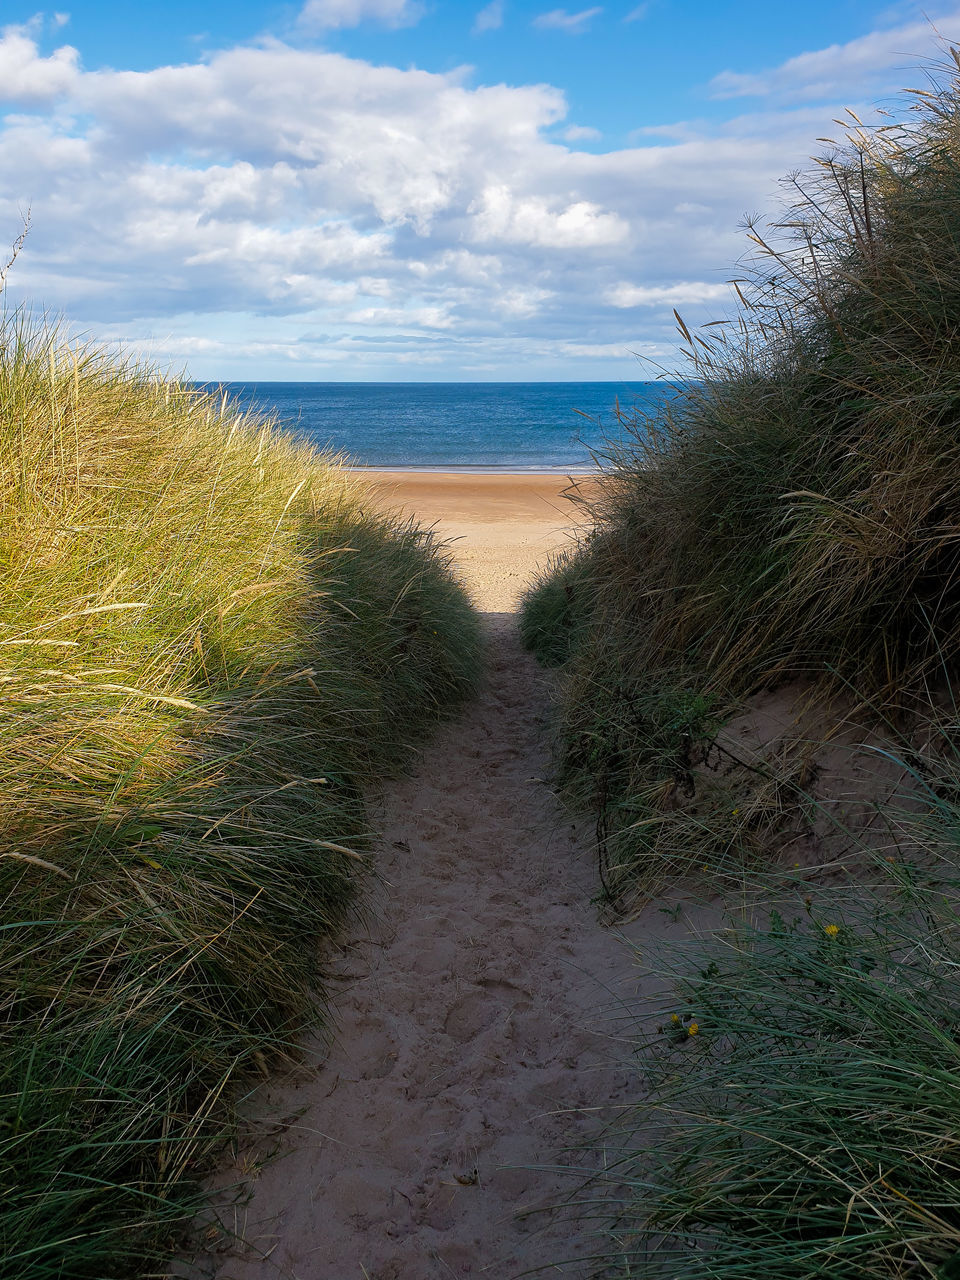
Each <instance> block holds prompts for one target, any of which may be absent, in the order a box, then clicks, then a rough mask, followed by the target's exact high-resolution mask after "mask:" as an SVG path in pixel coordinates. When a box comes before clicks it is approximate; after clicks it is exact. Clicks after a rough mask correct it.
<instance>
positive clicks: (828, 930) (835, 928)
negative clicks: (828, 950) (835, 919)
mask: <svg viewBox="0 0 960 1280" xmlns="http://www.w3.org/2000/svg"><path fill="white" fill-rule="evenodd" d="M823 932H824V933H825V934H826V935H827V937H828V938H835V937H836V936H837V934H838V933H839V932H840V926H839V925H838V924H825V925H824V926H823Z"/></svg>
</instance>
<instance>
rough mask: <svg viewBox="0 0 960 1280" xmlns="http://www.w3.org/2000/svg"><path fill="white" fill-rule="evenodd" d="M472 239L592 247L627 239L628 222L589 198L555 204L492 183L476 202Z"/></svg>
mask: <svg viewBox="0 0 960 1280" xmlns="http://www.w3.org/2000/svg"><path fill="white" fill-rule="evenodd" d="M468 212H470V213H472V214H474V215H475V216H474V219H473V228H472V235H471V238H472V239H475V240H477V241H479V242H481V243H482V242H484V241H486V242H495V241H500V242H502V243H506V244H516V245H531V246H537V247H540V248H549V249H589V248H598V247H607V246H610V245H618V244H620V243H622V242H623V241H624V240H625V239H626V238H627V236H628V235H629V232H630V227H629V224H628V223H627V222H626V220H625V219H623V218H621V217H620V216H619V215H618V214H616V213H610V212H608V211H605V210H603V209H601V208H600V207H599V206H598V205H596V204H593V203H592V202H591V201H589V200H578V201H576V202H575V203H573V204H569V205H567V206H566V207H565V208H551V207H550V206H549V204H548V202H547V201H546V200H543V199H541V198H539V197H537V196H527V197H521V198H517V196H516V194H515V193H514V192H513V191H512V190H511V189H510V188H509V187H508V186H506V185H497V186H489V187H487V188H486V189H485V190H484V191H483V192H482V194H481V196H480V198H479V200H477V201H476V202H475V204H473V205H471V207H470V209H469V211H468Z"/></svg>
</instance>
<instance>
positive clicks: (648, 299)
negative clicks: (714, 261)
mask: <svg viewBox="0 0 960 1280" xmlns="http://www.w3.org/2000/svg"><path fill="white" fill-rule="evenodd" d="M729 296H730V289H729V286H728V285H725V284H706V283H704V282H703V281H700V280H696V281H683V282H681V283H679V284H669V285H653V286H650V285H642V284H629V283H627V282H626V281H621V283H619V284H616V285H614V286H613V288H612V289H608V290H607V293H606V295H605V297H606V301H607V302H609V303H610V305H611V306H612V307H619V308H621V309H626V308H627V307H684V306H690V305H696V304H699V303H703V302H719V301H721V300H726V299H728V298H729Z"/></svg>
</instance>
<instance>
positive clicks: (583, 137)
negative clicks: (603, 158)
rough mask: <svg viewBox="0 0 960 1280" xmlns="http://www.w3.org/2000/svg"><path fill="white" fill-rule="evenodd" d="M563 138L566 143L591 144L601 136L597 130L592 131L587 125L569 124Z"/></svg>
mask: <svg viewBox="0 0 960 1280" xmlns="http://www.w3.org/2000/svg"><path fill="white" fill-rule="evenodd" d="M563 136H564V137H565V138H566V140H567V142H593V141H595V140H596V139H597V138H602V137H603V134H602V133H601V132H600V130H599V129H593V128H591V126H590V125H588V124H570V125H567V127H566V129H564V131H563Z"/></svg>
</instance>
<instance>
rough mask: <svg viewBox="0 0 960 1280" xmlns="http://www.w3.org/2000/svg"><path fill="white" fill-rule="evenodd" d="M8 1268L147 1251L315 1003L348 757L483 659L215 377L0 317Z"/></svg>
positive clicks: (360, 846)
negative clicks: (182, 380) (240, 1103)
mask: <svg viewBox="0 0 960 1280" xmlns="http://www.w3.org/2000/svg"><path fill="white" fill-rule="evenodd" d="M0 513H2V521H0V576H2V582H3V591H2V595H0V698H2V701H0V903H2V914H0V1035H2V1041H3V1052H2V1055H0V1186H2V1195H0V1274H2V1275H5V1276H6V1275H9V1276H11V1277H13V1276H16V1277H18V1280H28V1278H29V1280H41V1278H45V1277H58V1278H64V1280H65V1278H66V1277H103V1276H111V1275H117V1276H130V1275H134V1274H136V1275H141V1274H146V1273H147V1272H148V1271H149V1269H150V1265H151V1259H152V1260H153V1261H154V1262H155V1263H156V1264H157V1265H159V1259H161V1258H162V1257H163V1254H164V1251H165V1250H166V1249H167V1248H168V1247H169V1245H170V1243H171V1241H172V1240H173V1238H174V1237H175V1234H176V1232H177V1231H178V1230H180V1229H182V1226H183V1224H184V1222H185V1221H187V1220H188V1219H189V1217H190V1214H191V1211H192V1210H193V1208H194V1207H195V1205H196V1203H197V1195H198V1192H197V1186H196V1175H197V1172H198V1171H199V1170H201V1169H202V1167H203V1161H204V1158H205V1157H206V1156H207V1155H208V1153H209V1151H210V1149H211V1144H212V1143H214V1142H215V1141H216V1139H217V1137H218V1135H220V1134H222V1132H223V1131H224V1129H225V1127H226V1126H227V1125H228V1123H229V1107H228V1105H227V1100H228V1099H229V1097H230V1095H231V1092H232V1091H234V1090H235V1087H236V1082H237V1081H238V1080H242V1079H243V1078H244V1077H245V1076H249V1075H250V1074H251V1073H262V1072H263V1071H265V1070H266V1069H267V1068H268V1066H269V1064H270V1062H271V1061H275V1060H276V1059H277V1058H278V1057H281V1056H283V1055H286V1054H289V1053H291V1052H292V1051H293V1048H294V1041H295V1038H296V1036H297V1033H298V1031H299V1030H301V1029H302V1028H303V1027H304V1026H305V1025H307V1024H309V1023H310V1022H311V1021H315V1020H316V1019H317V1018H318V1017H321V1016H322V1004H321V1001H320V996H319V994H318V986H317V983H318V978H319V973H318V964H319V960H320V957H321V954H322V946H323V940H324V938H325V937H326V936H327V935H328V934H329V933H330V932H331V930H333V929H335V928H336V927H337V925H338V922H340V921H341V920H342V919H343V918H344V913H345V912H347V911H349V910H350V909H351V906H352V904H353V903H354V901H355V893H356V886H357V882H358V880H359V879H361V878H362V876H363V873H364V870H365V867H366V857H365V852H366V849H367V845H368V841H369V830H368V825H367V820H366V816H365V810H364V804H363V791H364V788H366V787H369V786H371V785H374V784H376V782H377V781H378V780H379V779H380V778H381V777H382V776H383V775H384V774H385V773H386V772H388V771H390V770H393V769H396V768H397V767H399V766H401V765H402V764H403V762H404V760H405V759H406V758H408V756H409V753H410V748H411V744H413V743H415V742H416V740H417V738H418V737H419V736H421V735H422V734H423V733H424V731H425V730H426V729H427V727H428V726H429V725H430V723H431V722H432V721H434V720H435V719H437V718H438V717H440V716H442V715H443V714H444V713H445V712H447V711H448V709H449V708H450V707H451V706H452V705H454V704H455V703H456V702H457V701H458V700H460V699H462V698H463V697H464V696H465V695H466V694H467V693H468V692H469V691H470V689H471V688H472V686H473V683H474V679H475V673H476V670H477V667H478V652H479V650H478V632H477V625H476V620H475V617H474V614H473V612H472V610H471V608H470V606H469V604H468V603H467V600H466V598H465V595H464V593H463V591H462V590H461V588H460V586H459V585H458V583H457V581H456V580H455V577H454V575H453V574H452V572H451V570H450V567H449V565H448V563H447V561H446V558H445V555H444V552H443V550H442V548H441V547H439V546H438V545H437V544H436V543H435V542H434V540H433V539H432V537H431V535H429V534H427V533H424V532H422V531H421V530H419V529H417V528H416V527H414V526H413V525H411V524H402V523H398V522H397V521H395V520H391V519H388V518H385V517H383V516H380V515H377V514H375V513H374V512H373V511H371V510H369V509H368V508H367V507H366V505H365V500H364V494H363V490H362V489H361V488H360V487H359V486H358V485H357V484H356V482H354V481H351V480H350V478H349V477H348V476H347V475H346V474H345V473H344V472H343V471H342V470H340V469H339V468H338V467H337V466H336V465H334V464H333V463H332V462H331V461H330V460H328V459H325V458H323V457H321V456H319V455H317V454H316V453H315V452H314V451H312V450H310V449H309V448H307V447H305V446H302V445H299V444H296V443H293V442H291V441H290V440H289V439H285V438H284V437H283V436H282V435H281V434H280V433H279V432H278V430H277V429H276V428H275V427H274V426H273V425H272V424H271V423H270V422H269V421H267V420H263V419H259V418H257V417H255V416H250V415H244V414H241V413H239V412H238V411H237V409H236V408H235V407H234V406H232V405H231V404H230V403H229V402H228V401H225V400H223V399H222V398H221V397H219V396H210V395H205V394H199V393H198V392H197V391H195V390H193V389H191V388H190V387H187V386H184V385H181V384H178V383H176V382H171V381H166V380H163V379H159V378H157V377H156V375H154V374H153V373H152V372H151V371H149V370H143V369H139V368H135V367H132V366H130V365H125V364H123V363H122V362H119V361H117V360H116V359H114V358H112V357H110V356H108V355H105V354H103V353H102V352H100V351H97V350H94V349H91V348H83V347H80V348H77V349H74V348H71V347H70V346H68V345H66V344H65V343H64V342H62V341H61V340H60V339H59V337H58V336H57V334H56V333H55V332H51V331H49V330H47V329H44V328H43V327H40V326H37V325H32V324H30V323H29V322H27V321H26V320H24V319H23V318H22V317H13V318H10V319H8V320H7V322H6V323H5V325H4V326H3V328H2V330H0Z"/></svg>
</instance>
